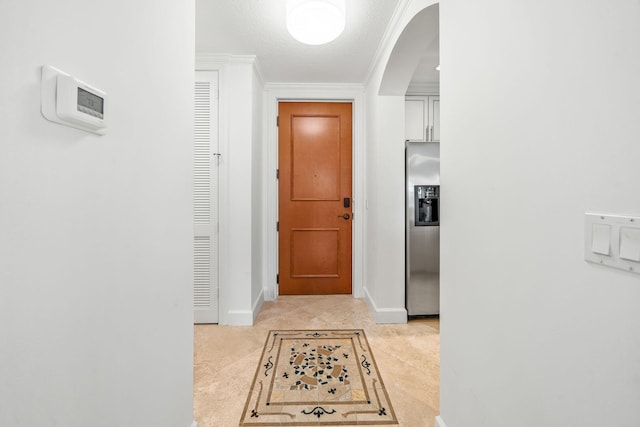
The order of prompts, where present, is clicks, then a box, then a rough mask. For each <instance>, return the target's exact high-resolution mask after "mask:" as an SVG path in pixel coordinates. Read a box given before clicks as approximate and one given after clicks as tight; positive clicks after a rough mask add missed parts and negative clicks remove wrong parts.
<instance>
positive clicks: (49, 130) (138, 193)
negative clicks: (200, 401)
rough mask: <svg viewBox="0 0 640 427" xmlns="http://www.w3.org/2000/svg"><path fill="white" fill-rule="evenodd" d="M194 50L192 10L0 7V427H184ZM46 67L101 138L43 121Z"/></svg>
mask: <svg viewBox="0 0 640 427" xmlns="http://www.w3.org/2000/svg"><path fill="white" fill-rule="evenodd" d="M124 11H126V12H124ZM193 34H194V4H193V1H187V2H173V1H168V0H158V1H153V2H151V1H140V2H130V1H125V0H111V1H108V2H100V3H96V2H86V1H82V0H60V1H56V2H50V1H45V0H32V1H29V2H23V1H19V0H3V1H2V2H0V52H2V58H3V67H2V70H1V71H0V77H1V78H0V93H1V94H2V96H1V97H0V117H2V119H0V123H1V124H0V150H1V154H0V195H1V196H0V342H1V343H2V345H1V347H0V378H2V380H1V381H0V383H1V385H0V402H2V403H1V404H0V425H3V426H54V425H55V426H66V427H75V426H78V427H84V426H103V427H114V426H143V425H144V426H151V425H153V426H159V427H161V426H166V427H188V426H189V425H191V421H192V411H193V409H192V407H193V406H192V393H193V392H192V346H193V342H192V341H193V338H192V337H193V329H192V328H193V326H192V316H193V315H192V289H191V282H192V270H191V265H192V225H191V216H192V212H191V185H190V184H191V141H192V114H191V111H192V104H193V101H192V98H193V69H194V66H193V56H194V36H193ZM44 64H51V65H54V66H57V67H59V68H61V69H63V70H65V71H68V72H70V73H73V74H75V75H76V76H77V77H79V78H80V79H84V80H87V81H88V82H89V83H92V84H94V85H96V86H98V87H100V88H102V89H104V90H105V91H107V92H108V93H109V95H110V101H111V113H112V117H111V126H110V129H109V134H108V135H106V136H103V137H98V136H95V135H91V134H87V133H84V132H82V131H79V130H76V129H72V128H68V127H64V126H61V125H57V124H53V123H51V122H48V121H46V120H45V119H44V118H43V117H42V116H41V114H40V67H41V66H42V65H44Z"/></svg>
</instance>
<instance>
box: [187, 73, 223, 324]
mask: <svg viewBox="0 0 640 427" xmlns="http://www.w3.org/2000/svg"><path fill="white" fill-rule="evenodd" d="M218 93H219V92H218V72H217V71H196V78H195V106H194V120H195V126H194V147H193V148H194V149H193V170H194V177H193V178H194V179H193V186H194V188H193V222H194V227H193V229H194V239H193V255H194V261H193V268H194V271H193V306H194V312H195V313H194V319H195V323H218V163H219V155H217V153H218Z"/></svg>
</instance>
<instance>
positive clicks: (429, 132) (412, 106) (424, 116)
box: [404, 95, 440, 142]
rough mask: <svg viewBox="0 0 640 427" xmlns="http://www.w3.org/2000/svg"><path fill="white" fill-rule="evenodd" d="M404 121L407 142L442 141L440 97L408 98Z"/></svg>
mask: <svg viewBox="0 0 640 427" xmlns="http://www.w3.org/2000/svg"><path fill="white" fill-rule="evenodd" d="M404 120H405V122H404V128H405V139H406V140H408V141H432V142H438V141H440V96H437V95H435V96H434V95H428V96H427V95H419V96H418V95H410V96H407V97H406V98H405V103H404Z"/></svg>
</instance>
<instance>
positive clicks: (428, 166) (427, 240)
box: [405, 142, 440, 316]
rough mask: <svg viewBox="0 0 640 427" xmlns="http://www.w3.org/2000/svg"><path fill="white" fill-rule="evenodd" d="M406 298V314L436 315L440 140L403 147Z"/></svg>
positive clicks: (438, 299) (437, 297)
mask: <svg viewBox="0 0 640 427" xmlns="http://www.w3.org/2000/svg"><path fill="white" fill-rule="evenodd" d="M405 194H406V203H405V205H406V254H405V255H406V256H405V258H406V298H407V302H406V305H407V312H408V315H409V316H434V315H439V314H440V143H438V142H407V146H406V191H405Z"/></svg>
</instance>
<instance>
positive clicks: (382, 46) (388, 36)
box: [364, 0, 411, 86]
mask: <svg viewBox="0 0 640 427" xmlns="http://www.w3.org/2000/svg"><path fill="white" fill-rule="evenodd" d="M410 1H411V0H400V1H399V2H398V4H397V5H396V8H395V10H394V11H393V15H391V19H390V20H389V24H388V25H387V28H386V29H385V30H384V34H383V35H382V39H380V43H379V44H378V48H377V49H376V52H375V54H374V55H373V60H372V61H371V63H370V64H369V69H368V70H367V74H366V75H365V79H364V84H365V86H366V85H368V84H369V80H371V77H372V76H373V73H374V71H375V69H376V67H377V65H378V63H379V62H380V61H381V60H382V54H383V53H384V52H385V51H386V50H387V46H388V45H389V44H390V43H392V41H393V42H395V38H392V35H393V34H394V33H395V32H396V28H397V27H398V23H399V21H400V18H402V16H403V15H404V13H405V10H406V9H407V6H408V5H409V2H410Z"/></svg>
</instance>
